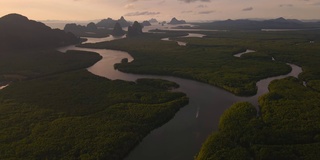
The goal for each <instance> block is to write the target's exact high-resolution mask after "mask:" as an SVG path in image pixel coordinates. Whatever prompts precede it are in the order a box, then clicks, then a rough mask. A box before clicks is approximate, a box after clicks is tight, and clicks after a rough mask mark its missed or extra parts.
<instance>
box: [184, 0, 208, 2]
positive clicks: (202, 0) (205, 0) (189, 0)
mask: <svg viewBox="0 0 320 160" xmlns="http://www.w3.org/2000/svg"><path fill="white" fill-rule="evenodd" d="M179 1H182V2H185V3H192V2H211V0H179Z"/></svg>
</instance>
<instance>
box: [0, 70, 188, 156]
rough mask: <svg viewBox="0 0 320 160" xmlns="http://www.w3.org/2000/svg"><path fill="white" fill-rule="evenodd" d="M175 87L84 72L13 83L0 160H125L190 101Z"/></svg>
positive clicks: (0, 132)
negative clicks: (148, 135) (154, 130)
mask: <svg viewBox="0 0 320 160" xmlns="http://www.w3.org/2000/svg"><path fill="white" fill-rule="evenodd" d="M150 84H155V86H151V85H150ZM171 86H176V84H173V83H171V82H167V81H164V80H139V82H138V83H134V82H125V81H119V80H118V81H111V80H108V79H105V78H100V77H97V76H94V75H92V74H90V73H89V72H88V71H82V70H81V71H74V72H68V73H64V74H58V75H54V76H48V77H44V78H39V79H34V80H29V81H22V82H16V83H13V84H12V85H10V86H9V87H7V88H5V89H4V90H1V92H0V126H1V127H0V159H123V158H124V156H125V155H126V154H127V153H128V152H129V151H130V150H131V149H132V148H133V147H134V146H135V145H137V144H138V143H139V142H140V141H141V140H142V138H143V137H144V136H146V135H147V134H148V133H149V132H150V131H151V130H153V129H154V128H156V127H159V126H161V125H162V124H164V123H165V122H167V121H168V120H170V119H171V118H172V117H173V116H174V114H175V113H176V112H177V111H178V110H179V109H180V108H181V107H182V106H184V105H186V104H187V103H188V99H187V98H186V95H185V94H183V93H178V92H168V91H167V87H171Z"/></svg>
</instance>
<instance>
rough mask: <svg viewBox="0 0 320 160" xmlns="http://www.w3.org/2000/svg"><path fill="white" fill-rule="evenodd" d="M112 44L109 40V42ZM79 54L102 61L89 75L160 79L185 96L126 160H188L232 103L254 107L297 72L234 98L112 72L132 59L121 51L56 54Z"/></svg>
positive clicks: (183, 82)
mask: <svg viewBox="0 0 320 160" xmlns="http://www.w3.org/2000/svg"><path fill="white" fill-rule="evenodd" d="M105 40H106V39H96V38H89V39H88V42H89V43H91V42H99V41H105ZM110 40H112V38H111V39H110ZM67 50H83V51H91V52H97V53H99V54H100V55H101V56H102V57H103V58H102V60H100V61H99V62H97V63H96V64H94V65H93V66H91V67H89V68H88V71H90V72H91V73H93V74H95V75H97V76H101V77H106V78H108V79H112V80H115V79H121V80H125V81H135V80H136V79H138V78H160V79H165V80H169V81H173V82H176V83H178V84H179V85H180V88H178V89H176V90H175V91H179V92H184V93H186V94H187V96H188V97H189V98H190V99H189V104H188V105H186V106H185V107H183V108H182V109H180V111H178V112H177V113H176V115H175V117H174V118H173V119H172V120H170V121H169V122H168V123H166V124H164V125H163V126H161V127H159V128H157V129H155V130H153V131H152V132H151V133H150V134H149V135H148V136H146V137H145V138H144V139H143V140H142V142H141V143H140V144H139V145H138V146H137V147H136V148H135V149H134V150H133V151H132V152H131V153H130V154H129V155H128V157H127V158H126V160H137V159H139V160H150V159H152V160H192V159H194V156H195V155H196V154H197V153H198V151H199V150H200V148H201V145H202V143H203V142H204V141H205V139H206V138H207V137H208V136H209V135H210V134H211V133H212V132H213V131H215V130H217V129H218V123H219V118H220V116H221V115H222V113H223V112H224V111H225V110H226V109H228V108H229V107H230V106H231V105H232V104H233V103H236V102H239V101H249V102H251V103H253V104H254V105H256V106H257V105H258V102H257V99H258V97H259V96H261V95H262V94H264V93H267V92H268V88H267V87H268V84H269V83H270V82H271V81H272V80H274V79H280V78H284V77H287V76H295V77H297V76H298V75H299V74H300V73H301V72H302V70H301V68H300V67H298V66H296V65H293V64H289V65H290V66H291V67H292V71H291V72H290V73H289V74H287V75H283V76H277V77H271V78H267V79H263V80H261V81H259V82H258V83H257V86H258V93H257V95H255V96H252V97H238V96H235V95H233V94H231V93H229V92H227V91H225V90H223V89H220V88H218V87H215V86H211V85H208V84H205V83H201V82H197V81H193V80H187V79H182V78H177V77H171V76H153V75H138V74H128V73H122V72H120V71H118V70H115V69H114V64H115V63H119V62H120V61H121V60H122V59H123V58H128V61H129V62H131V61H133V58H132V57H131V56H130V55H129V54H128V53H127V52H123V51H116V50H107V49H88V48H77V47H75V46H69V47H63V48H60V49H59V51H62V52H65V51H67Z"/></svg>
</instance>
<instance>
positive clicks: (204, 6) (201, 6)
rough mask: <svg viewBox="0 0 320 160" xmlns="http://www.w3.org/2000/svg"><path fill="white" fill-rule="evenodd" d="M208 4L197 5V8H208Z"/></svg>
mask: <svg viewBox="0 0 320 160" xmlns="http://www.w3.org/2000/svg"><path fill="white" fill-rule="evenodd" d="M207 7H208V6H207V5H202V4H201V5H199V6H197V8H207Z"/></svg>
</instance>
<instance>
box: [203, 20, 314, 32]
mask: <svg viewBox="0 0 320 160" xmlns="http://www.w3.org/2000/svg"><path fill="white" fill-rule="evenodd" d="M197 25H199V26H200V28H206V29H219V30H262V29H306V28H308V29H310V28H320V23H319V22H302V21H299V20H297V19H285V18H283V17H280V18H277V19H270V20H263V21H256V20H248V19H239V20H231V19H228V20H224V21H215V22H211V23H200V24H197Z"/></svg>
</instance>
